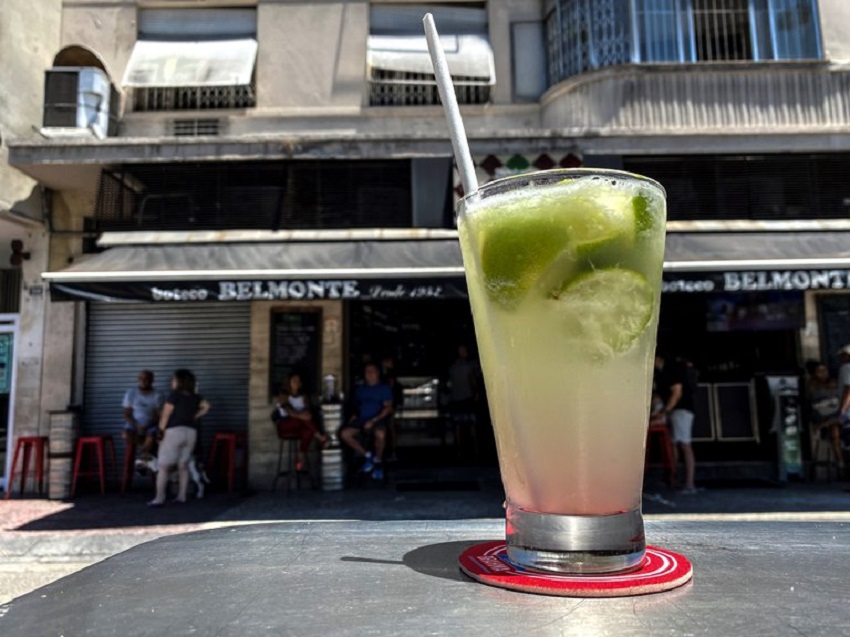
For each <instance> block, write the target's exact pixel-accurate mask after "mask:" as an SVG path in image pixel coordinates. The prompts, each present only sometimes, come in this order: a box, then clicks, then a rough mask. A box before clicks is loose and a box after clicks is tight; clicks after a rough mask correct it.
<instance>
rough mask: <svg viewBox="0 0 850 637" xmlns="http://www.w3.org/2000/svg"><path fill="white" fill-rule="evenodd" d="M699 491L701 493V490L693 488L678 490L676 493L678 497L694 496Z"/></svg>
mask: <svg viewBox="0 0 850 637" xmlns="http://www.w3.org/2000/svg"><path fill="white" fill-rule="evenodd" d="M700 491H702V489H698V488H696V487H694V488H692V489H680V490H679V491H677V493H678V494H679V495H696V494H697V493H699V492H700Z"/></svg>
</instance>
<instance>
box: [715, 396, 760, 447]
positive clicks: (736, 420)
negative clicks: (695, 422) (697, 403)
mask: <svg viewBox="0 0 850 637" xmlns="http://www.w3.org/2000/svg"><path fill="white" fill-rule="evenodd" d="M714 392H715V409H716V410H717V429H718V435H717V438H718V439H719V440H756V441H758V430H757V429H756V426H755V413H754V410H753V388H752V385H751V384H750V383H716V384H715V385H714Z"/></svg>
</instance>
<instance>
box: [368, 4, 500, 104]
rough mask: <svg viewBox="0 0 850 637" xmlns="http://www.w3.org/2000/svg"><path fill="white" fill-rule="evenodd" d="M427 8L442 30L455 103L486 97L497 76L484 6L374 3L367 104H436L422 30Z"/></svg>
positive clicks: (484, 100) (437, 102)
mask: <svg viewBox="0 0 850 637" xmlns="http://www.w3.org/2000/svg"><path fill="white" fill-rule="evenodd" d="M429 12H430V13H432V14H433V15H434V21H435V22H436V24H437V30H438V31H439V33H440V41H441V44H442V46H443V50H444V51H445V54H446V62H447V63H448V66H449V72H450V73H451V76H452V82H453V84H454V87H455V93H456V95H457V101H458V104H484V103H487V102H489V101H490V90H491V87H492V86H493V84H495V82H496V74H495V63H494V59H493V50H492V48H491V47H490V40H489V38H488V36H487V12H486V10H485V9H484V8H482V7H479V6H476V5H463V4H452V5H409V4H408V5H393V4H376V5H373V6H372V7H371V10H370V14H369V15H370V29H369V46H368V53H367V67H368V73H369V87H370V91H369V104H370V105H372V106H413V105H435V104H440V98H439V93H438V90H437V81H436V78H435V77H434V73H433V69H432V66H431V58H430V55H429V54H428V45H427V43H426V41H425V35H424V33H423V31H422V16H423V15H425V14H426V13H429Z"/></svg>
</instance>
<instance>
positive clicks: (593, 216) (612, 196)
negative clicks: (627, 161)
mask: <svg viewBox="0 0 850 637" xmlns="http://www.w3.org/2000/svg"><path fill="white" fill-rule="evenodd" d="M632 199H633V195H632V193H630V192H628V191H626V190H625V189H623V188H622V187H619V186H616V185H614V184H612V183H611V182H610V180H608V179H605V178H601V177H593V178H590V179H585V180H581V181H578V182H576V183H575V184H573V185H572V187H571V188H570V191H569V195H568V196H566V197H565V199H564V201H563V203H562V204H561V206H562V211H563V216H564V222H565V223H566V224H567V227H568V229H569V234H570V243H571V245H572V246H573V248H574V249H575V251H576V254H577V255H578V256H585V255H588V254H590V253H591V252H593V251H594V250H596V249H598V248H600V247H602V246H605V245H608V244H610V243H612V242H615V241H616V242H618V243H620V242H625V243H626V244H627V245H631V244H632V242H633V241H634V238H635V232H636V215H635V212H634V208H633V202H632ZM624 247H627V246H624Z"/></svg>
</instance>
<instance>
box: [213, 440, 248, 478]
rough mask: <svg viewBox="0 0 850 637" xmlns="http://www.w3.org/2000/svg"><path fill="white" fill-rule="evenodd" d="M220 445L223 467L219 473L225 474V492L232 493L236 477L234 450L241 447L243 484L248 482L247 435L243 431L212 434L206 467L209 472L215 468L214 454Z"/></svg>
mask: <svg viewBox="0 0 850 637" xmlns="http://www.w3.org/2000/svg"><path fill="white" fill-rule="evenodd" d="M219 445H221V446H222V447H223V451H224V454H223V455H224V467H223V470H220V471H219V473H220V474H221V473H224V474H225V475H226V476H227V492H228V493H233V483H234V481H235V478H236V451H237V450H239V449H242V457H243V460H242V474H243V478H244V480H245V484H246V485H247V482H248V436H247V435H246V434H245V433H244V432H237V431H217V432H215V434H213V439H212V447H210V456H209V460H208V461H207V469H208V471H209V472H210V474H212V473H214V472H215V470H216V464H215V462H216V459H217V458H216V454H217V453H218V447H219ZM220 469H221V468H220Z"/></svg>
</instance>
